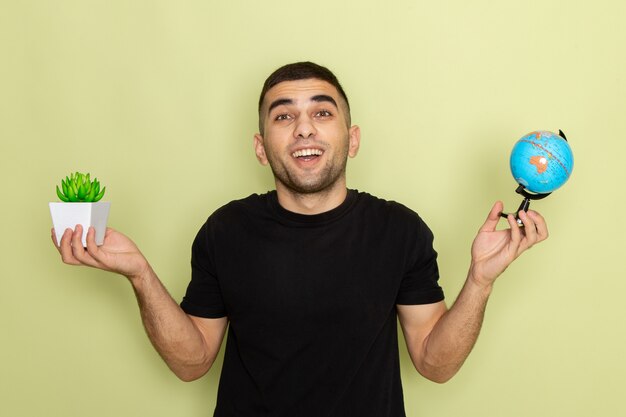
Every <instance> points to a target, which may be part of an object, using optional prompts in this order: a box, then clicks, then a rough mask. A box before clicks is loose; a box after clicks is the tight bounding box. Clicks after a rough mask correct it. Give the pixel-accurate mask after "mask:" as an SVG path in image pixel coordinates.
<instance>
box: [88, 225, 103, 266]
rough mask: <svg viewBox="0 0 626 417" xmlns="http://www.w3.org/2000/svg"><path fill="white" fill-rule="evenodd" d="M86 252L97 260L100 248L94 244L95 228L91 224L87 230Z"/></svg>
mask: <svg viewBox="0 0 626 417" xmlns="http://www.w3.org/2000/svg"><path fill="white" fill-rule="evenodd" d="M87 252H88V253H89V255H91V257H92V258H93V259H94V260H96V261H98V256H99V252H100V248H98V245H97V244H96V229H95V228H94V227H93V226H90V227H89V230H87Z"/></svg>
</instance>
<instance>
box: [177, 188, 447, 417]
mask: <svg viewBox="0 0 626 417" xmlns="http://www.w3.org/2000/svg"><path fill="white" fill-rule="evenodd" d="M432 241H433V236H432V233H431V231H430V230H429V229H428V227H427V226H426V224H425V223H424V222H423V221H422V220H421V219H420V218H419V217H418V215H417V214H416V213H414V212H413V211H411V210H409V209H408V208H406V207H404V206H402V205H401V204H398V203H395V202H389V201H385V200H382V199H378V198H376V197H373V196H371V195H369V194H366V193H359V192H357V191H355V190H348V195H347V198H346V200H345V201H344V202H343V203H342V204H341V205H340V206H338V207H337V208H335V209H333V210H331V211H328V212H326V213H322V214H317V215H301V214H297V213H292V212H289V211H287V210H285V209H284V208H282V207H281V206H280V205H279V204H278V199H277V195H276V192H275V191H273V192H269V193H267V194H263V195H256V194H254V195H251V196H249V197H247V198H245V199H243V200H238V201H233V202H231V203H229V204H227V205H226V206H224V207H222V208H220V209H219V210H217V211H216V212H215V213H214V214H213V215H211V217H209V219H208V220H207V222H206V223H205V224H204V225H203V226H202V228H201V229H200V231H199V232H198V235H197V237H196V239H195V241H194V243H193V248H192V261H191V264H192V279H191V282H190V284H189V287H188V289H187V293H186V295H185V297H184V299H183V301H182V303H181V306H182V308H183V309H184V311H185V312H186V313H188V314H191V315H194V316H200V317H207V318H217V317H223V316H228V319H229V329H228V336H227V341H226V351H225V356H224V364H223V367H222V374H221V377H220V384H219V390H218V397H217V405H216V409H215V414H214V415H215V416H216V417H223V416H238V417H239V416H254V417H258V416H272V417H278V416H285V417H296V416H297V417H307V416H311V417H330V416H333V417H348V416H359V417H367V416H372V417H373V416H375V417H385V416H389V417H399V416H404V415H405V412H404V405H403V397H402V386H401V382H400V366H399V355H398V345H397V344H398V341H397V324H396V323H397V322H396V320H397V318H396V304H429V303H434V302H438V301H441V300H442V299H443V291H442V290H441V288H440V287H439V285H438V284H437V280H438V278H439V274H438V269H437V262H436V258H437V254H436V252H435V251H434V249H433V246H432Z"/></svg>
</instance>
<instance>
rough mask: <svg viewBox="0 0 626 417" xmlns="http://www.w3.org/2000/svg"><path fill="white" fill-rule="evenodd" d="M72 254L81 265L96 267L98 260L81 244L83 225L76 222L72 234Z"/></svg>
mask: <svg viewBox="0 0 626 417" xmlns="http://www.w3.org/2000/svg"><path fill="white" fill-rule="evenodd" d="M72 255H74V258H75V259H76V260H77V261H79V262H80V263H81V264H83V265H88V266H93V267H97V266H98V262H96V260H94V259H93V258H92V257H91V255H90V254H89V253H88V252H87V251H86V250H85V247H84V246H83V226H81V225H80V224H77V225H76V227H75V228H74V234H73V235H72Z"/></svg>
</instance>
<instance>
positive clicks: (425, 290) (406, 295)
mask: <svg viewBox="0 0 626 417" xmlns="http://www.w3.org/2000/svg"><path fill="white" fill-rule="evenodd" d="M415 216H417V214H415ZM413 235H414V239H415V241H414V242H415V244H414V245H413V248H412V251H411V254H410V256H409V263H408V266H407V269H406V273H405V275H404V277H403V279H402V282H401V284H400V290H399V292H398V297H397V299H396V304H401V305H402V304H405V305H414V304H431V303H436V302H439V301H441V300H443V299H444V293H443V290H442V288H441V287H440V286H439V284H438V280H439V268H438V266H437V252H436V251H435V249H434V248H433V233H432V232H431V230H430V229H429V228H428V226H427V225H426V223H424V222H423V221H422V219H421V218H419V216H417V224H416V229H415V231H414V232H413Z"/></svg>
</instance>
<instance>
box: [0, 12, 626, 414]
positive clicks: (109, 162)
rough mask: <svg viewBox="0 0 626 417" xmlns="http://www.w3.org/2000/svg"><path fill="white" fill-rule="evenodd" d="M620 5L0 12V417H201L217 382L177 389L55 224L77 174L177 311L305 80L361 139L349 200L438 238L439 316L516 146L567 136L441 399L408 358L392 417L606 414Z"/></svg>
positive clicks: (617, 186) (624, 65)
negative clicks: (335, 102)
mask: <svg viewBox="0 0 626 417" xmlns="http://www.w3.org/2000/svg"><path fill="white" fill-rule="evenodd" d="M624 16H626V3H624V2H621V1H619V0H598V1H594V2H570V1H565V0H542V1H528V2H519V1H500V2H495V1H487V0H478V1H475V2H466V1H460V0H458V1H441V2H432V1H429V2H426V1H417V0H416V1H409V0H401V1H389V2H385V3H383V2H377V1H374V0H362V1H358V2H357V1H345V2H340V1H327V0H320V1H317V2H286V3H285V2H279V1H275V0H266V1H263V2H252V1H248V2H246V1H241V0H231V1H229V2H217V1H199V0H196V1H186V2H174V1H165V0H160V1H154V0H152V1H146V0H140V1H132V2H127V1H119V0H111V1H95V0H94V1H77V0H75V1H71V0H59V1H55V2H52V1H43V0H42V1H35V0H31V1H20V2H9V1H2V3H1V5H0V59H1V65H0V138H1V148H0V158H1V166H0V169H1V174H2V175H1V176H0V178H2V180H1V181H2V204H1V208H0V210H1V213H0V214H1V219H2V230H3V238H2V239H1V240H0V253H1V254H2V255H1V256H2V261H1V263H0V268H1V269H0V321H1V322H0V329H1V331H2V342H1V344H0V375H1V377H0V414H1V415H3V416H44V415H45V416H92V417H98V416H141V415H150V416H154V417H156V416H171V415H178V416H208V415H211V413H212V409H213V406H214V402H215V394H216V387H217V381H218V375H219V368H220V365H219V364H220V363H221V359H220V360H219V361H218V362H219V363H218V365H216V366H215V368H214V369H212V370H211V372H210V373H209V374H208V375H207V376H205V377H204V378H202V379H201V380H199V381H196V382H193V383H183V382H180V381H178V380H177V379H176V378H175V377H174V375H173V374H171V373H170V372H169V371H168V370H167V368H166V366H165V365H164V364H163V363H162V362H161V360H160V358H159V357H158V355H157V354H156V353H155V352H154V351H153V349H152V347H151V345H150V343H149V341H148V340H147V338H146V336H145V335H144V332H143V329H142V326H141V323H140V319H139V315H138V312H137V307H136V304H135V300H134V295H133V293H132V291H131V288H130V286H129V285H128V283H127V282H126V280H125V279H123V278H120V277H117V276H114V275H110V274H106V273H103V272H100V271H95V270H91V269H80V268H72V267H69V266H66V265H63V264H62V263H61V262H60V260H59V257H58V254H57V252H56V251H55V249H54V248H53V247H52V244H51V242H50V238H49V229H50V225H51V221H50V217H49V212H48V206H47V203H48V202H49V201H54V200H56V197H55V194H54V186H55V185H56V184H57V183H58V182H59V181H60V179H61V178H62V177H63V176H65V175H66V174H67V173H69V172H70V171H75V170H83V171H89V172H91V173H92V174H95V175H96V176H98V177H99V178H100V180H101V181H102V182H103V183H104V184H106V185H107V198H106V199H107V200H108V201H111V202H112V212H111V216H110V222H109V223H110V225H111V226H112V227H115V228H117V229H119V230H121V231H123V232H124V233H126V234H128V235H129V236H131V237H132V238H134V239H135V241H136V242H137V243H138V245H139V246H140V248H141V249H142V250H143V252H144V253H145V254H146V256H147V257H148V258H149V259H150V260H151V262H152V263H153V265H154V268H155V269H156V271H157V272H158V273H159V275H160V277H161V279H162V280H163V281H164V283H165V285H166V286H167V287H168V288H169V290H170V291H171V293H172V294H173V296H174V297H175V298H176V299H180V298H181V297H182V295H183V292H184V290H185V287H186V284H187V281H188V279H189V249H190V244H191V240H192V239H193V237H194V236H195V233H196V231H197V229H198V228H199V227H200V225H201V224H202V223H203V222H204V220H205V219H206V217H207V216H208V215H209V214H210V213H211V212H212V211H213V210H214V209H216V208H217V207H219V206H221V205H222V204H224V203H226V202H227V201H229V200H231V199H235V198H240V197H243V196H246V195H248V194H250V193H253V192H264V191H266V190H268V189H270V188H272V187H273V183H272V179H271V175H270V173H269V171H268V170H266V169H264V168H263V167H261V166H259V165H258V164H257V162H256V160H255V157H254V153H253V150H252V135H253V134H254V133H255V132H256V129H257V128H256V122H257V121H256V116H255V115H256V100H257V95H258V93H259V91H260V87H261V84H262V82H263V80H264V79H265V77H266V76H267V75H268V74H269V73H270V72H271V71H272V70H273V69H275V68H276V67H278V66H280V65H282V64H284V63H287V62H292V61H296V60H313V61H316V62H318V63H321V64H324V65H327V66H329V67H330V68H331V69H333V70H334V71H335V72H336V73H337V75H338V76H339V78H340V80H342V83H343V84H344V87H345V89H346V91H347V92H348V95H349V96H350V99H351V104H352V107H353V121H354V122H355V123H357V124H359V125H360V126H361V129H362V132H363V140H362V146H361V153H360V155H359V156H358V157H357V158H356V159H355V160H352V161H351V162H350V164H349V168H348V170H349V172H348V182H349V185H350V186H351V187H352V188H358V189H361V190H367V191H369V192H371V193H373V194H377V195H379V196H381V197H384V198H388V199H394V200H398V201H401V202H403V203H404V204H406V205H408V206H409V207H411V208H413V209H415V210H417V211H418V212H419V213H420V214H421V215H422V216H423V217H424V218H425V219H426V221H427V222H428V223H429V225H430V226H431V228H432V229H433V231H434V232H435V235H436V241H435V244H436V248H437V250H438V251H439V253H440V267H441V272H442V279H441V282H442V284H443V286H444V288H445V290H446V292H447V296H448V301H449V302H451V301H452V300H454V298H455V296H456V294H457V293H458V291H459V289H460V287H461V285H462V283H463V280H464V279H465V273H466V269H467V266H468V262H469V246H470V243H471V241H472V239H473V236H474V234H475V232H476V230H477V228H478V227H479V226H480V225H481V224H482V222H483V219H484V217H485V216H486V214H487V212H488V211H489V208H490V207H491V204H492V203H493V202H494V201H495V200H497V199H502V200H503V201H504V202H505V207H506V208H507V209H509V210H513V209H515V208H516V207H517V205H518V204H519V200H520V199H519V198H518V196H517V195H516V194H515V193H514V189H515V184H514V183H513V180H512V178H511V176H510V173H509V169H508V156H509V152H510V150H511V148H512V146H513V144H514V142H515V141H516V140H517V139H518V138H519V137H521V136H522V135H524V134H525V133H527V132H529V131H532V130H537V129H545V130H554V131H556V130H558V129H563V130H564V131H565V132H566V134H567V135H568V138H569V140H570V143H571V145H572V147H573V149H574V153H575V157H576V164H575V169H574V172H573V176H572V178H571V179H570V181H569V183H568V184H567V185H566V186H565V187H564V188H563V189H561V190H559V191H557V192H556V193H555V194H554V195H553V196H552V197H551V198H549V199H547V200H544V201H541V202H536V203H533V207H534V208H535V209H538V210H540V211H541V212H542V213H543V214H544V215H545V216H546V217H547V219H548V222H549V227H550V231H551V237H550V239H548V241H546V242H545V243H544V244H542V245H541V246H540V247H536V248H533V249H532V250H531V251H530V252H529V253H527V254H526V255H525V256H524V257H523V258H521V259H519V260H518V262H517V263H515V264H514V265H513V266H511V267H510V268H509V270H508V271H507V272H506V274H505V275H504V276H503V277H501V279H500V281H499V282H498V284H497V285H496V289H495V292H494V294H493V296H492V298H491V301H490V304H489V307H488V311H487V317H486V320H485V325H484V328H483V332H482V335H481V337H480V339H479V341H478V344H477V346H476V348H475V350H474V352H473V354H472V355H471V356H470V358H469V359H468V361H467V362H466V364H465V366H464V368H463V369H462V370H461V372H460V373H459V375H457V376H456V377H455V378H454V379H453V380H452V381H450V382H449V383H447V384H444V385H437V384H434V383H431V382H428V381H426V380H424V379H422V378H421V377H420V376H419V375H418V374H417V373H416V372H415V371H414V370H413V369H412V367H411V365H410V363H409V360H408V356H407V355H406V352H405V351H403V352H402V370H403V379H404V388H405V398H406V407H407V413H408V415H409V416H427V415H439V416H444V417H445V416H458V415H463V416H468V417H471V416H481V417H482V416H508V417H516V416H520V417H521V416H524V417H526V416H570V417H574V416H581V417H582V416H590V415H598V416H600V415H604V416H609V415H617V414H618V413H619V410H622V409H623V405H622V404H623V392H624V386H625V382H626V381H625V377H624V375H626V360H625V359H624V356H623V350H624V347H625V343H626V326H625V324H624V317H625V313H626V307H625V306H624V302H623V299H624V296H623V294H624V292H625V291H626V283H625V281H624V277H625V276H626V274H625V272H626V268H625V267H624V243H623V239H624V235H625V233H626V227H625V226H624V222H623V221H622V219H621V217H622V216H623V214H622V212H621V210H622V209H623V207H624V203H625V202H626V201H625V198H624V192H623V190H622V186H623V184H624V180H626V176H625V175H624V173H623V161H622V162H620V161H621V160H622V158H623V154H624V152H625V151H626V144H625V141H624V138H623V132H625V131H626V117H624V114H625V110H626V82H625V79H626V76H625V74H626V54H625V53H624V45H625V44H626V27H625V26H624V25H623V19H624Z"/></svg>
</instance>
